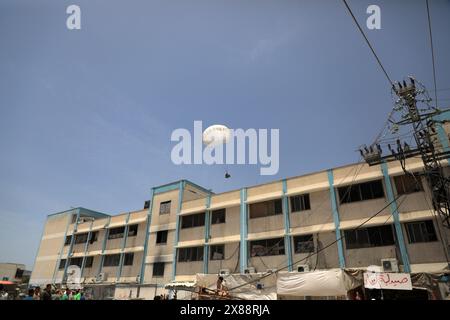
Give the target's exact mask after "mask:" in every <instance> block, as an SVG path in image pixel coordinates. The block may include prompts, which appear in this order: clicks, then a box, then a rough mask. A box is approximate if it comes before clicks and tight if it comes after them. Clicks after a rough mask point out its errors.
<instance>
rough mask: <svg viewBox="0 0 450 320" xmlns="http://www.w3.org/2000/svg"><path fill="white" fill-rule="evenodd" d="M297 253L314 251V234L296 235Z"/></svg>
mask: <svg viewBox="0 0 450 320" xmlns="http://www.w3.org/2000/svg"><path fill="white" fill-rule="evenodd" d="M294 246H295V253H311V252H314V237H313V235H312V234H309V235H303V236H295V237H294Z"/></svg>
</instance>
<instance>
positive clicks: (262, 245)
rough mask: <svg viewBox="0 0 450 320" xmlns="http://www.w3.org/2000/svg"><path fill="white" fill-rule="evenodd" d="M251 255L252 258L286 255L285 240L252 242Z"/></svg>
mask: <svg viewBox="0 0 450 320" xmlns="http://www.w3.org/2000/svg"><path fill="white" fill-rule="evenodd" d="M250 253H251V256H252V257H256V256H260V257H262V256H278V255H284V238H275V239H265V240H254V241H250Z"/></svg>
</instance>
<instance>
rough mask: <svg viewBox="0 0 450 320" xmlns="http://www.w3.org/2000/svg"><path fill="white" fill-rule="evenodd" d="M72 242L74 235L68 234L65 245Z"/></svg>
mask: <svg viewBox="0 0 450 320" xmlns="http://www.w3.org/2000/svg"><path fill="white" fill-rule="evenodd" d="M71 242H72V236H66V240H65V241H64V245H65V246H68V245H69V244H70V243H71Z"/></svg>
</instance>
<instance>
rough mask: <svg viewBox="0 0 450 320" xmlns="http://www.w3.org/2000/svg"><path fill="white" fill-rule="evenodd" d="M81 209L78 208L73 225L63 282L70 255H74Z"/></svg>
mask: <svg viewBox="0 0 450 320" xmlns="http://www.w3.org/2000/svg"><path fill="white" fill-rule="evenodd" d="M80 211H81V209H80V208H78V209H77V219H76V220H75V224H74V226H73V232H72V238H71V239H70V246H69V251H68V252H67V259H66V265H65V266H64V273H63V277H62V281H61V282H64V279H65V278H66V274H67V268H68V267H69V261H70V256H71V255H72V250H73V244H74V242H75V233H76V232H77V229H78V222H79V221H80Z"/></svg>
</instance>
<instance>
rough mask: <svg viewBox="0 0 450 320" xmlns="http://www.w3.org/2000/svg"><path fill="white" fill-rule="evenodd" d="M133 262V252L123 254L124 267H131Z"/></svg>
mask: <svg viewBox="0 0 450 320" xmlns="http://www.w3.org/2000/svg"><path fill="white" fill-rule="evenodd" d="M133 260H134V253H133V252H128V253H125V255H124V259H123V265H124V266H132V265H133Z"/></svg>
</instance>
